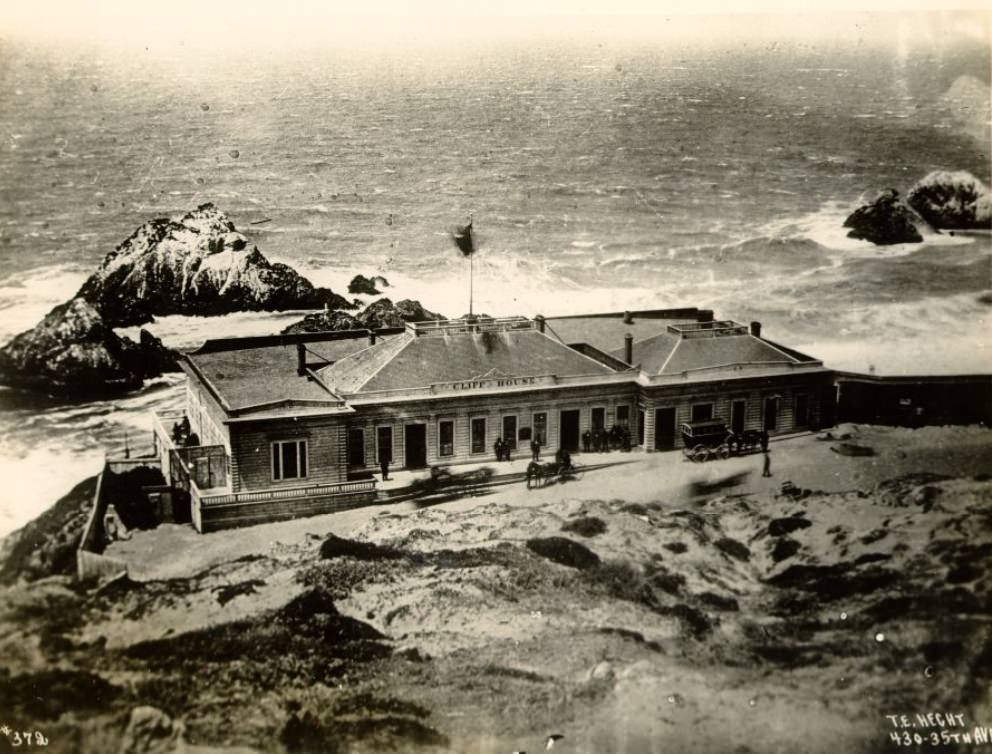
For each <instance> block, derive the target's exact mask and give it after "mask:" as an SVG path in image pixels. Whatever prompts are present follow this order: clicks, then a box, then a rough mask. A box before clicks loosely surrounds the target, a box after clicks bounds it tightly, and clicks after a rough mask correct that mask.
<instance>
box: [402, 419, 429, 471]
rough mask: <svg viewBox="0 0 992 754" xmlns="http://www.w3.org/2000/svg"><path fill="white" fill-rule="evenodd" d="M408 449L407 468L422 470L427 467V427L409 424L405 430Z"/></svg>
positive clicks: (404, 436)
mask: <svg viewBox="0 0 992 754" xmlns="http://www.w3.org/2000/svg"><path fill="white" fill-rule="evenodd" d="M403 431H404V434H403V439H404V441H405V448H406V467H407V468H408V469H422V468H424V466H426V465H427V425H426V424H407V425H406V426H405V427H404V428H403Z"/></svg>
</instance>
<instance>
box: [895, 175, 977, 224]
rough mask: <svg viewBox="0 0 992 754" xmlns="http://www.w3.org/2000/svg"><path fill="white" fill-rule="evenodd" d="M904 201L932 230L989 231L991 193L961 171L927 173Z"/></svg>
mask: <svg viewBox="0 0 992 754" xmlns="http://www.w3.org/2000/svg"><path fill="white" fill-rule="evenodd" d="M906 201H907V202H908V203H909V206H911V207H912V208H913V209H914V210H916V211H917V212H919V213H920V216H921V217H923V219H924V220H926V221H927V222H928V223H930V224H931V225H932V226H934V227H935V228H947V229H974V228H986V229H989V228H992V192H990V191H989V187H988V186H986V185H985V184H984V183H982V182H981V181H980V180H978V179H977V178H976V177H975V176H973V175H972V174H971V173H967V172H965V171H963V170H962V171H955V172H951V171H947V170H937V171H934V172H933V173H930V174H929V175H927V176H926V177H925V178H923V179H922V180H921V181H919V182H918V183H917V184H916V185H915V186H913V188H912V189H910V191H909V196H908V197H907V198H906Z"/></svg>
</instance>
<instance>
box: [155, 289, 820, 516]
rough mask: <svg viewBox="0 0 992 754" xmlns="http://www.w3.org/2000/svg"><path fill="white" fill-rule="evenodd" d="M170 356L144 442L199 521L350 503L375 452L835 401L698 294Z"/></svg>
mask: <svg viewBox="0 0 992 754" xmlns="http://www.w3.org/2000/svg"><path fill="white" fill-rule="evenodd" d="M183 369H184V371H185V372H186V375H187V388H186V408H185V411H184V412H183V414H184V417H185V421H183V420H182V417H180V416H179V415H178V414H174V415H164V416H160V417H159V420H158V421H157V423H156V444H157V450H158V453H159V455H160V458H161V460H162V465H163V471H164V472H165V474H166V477H167V479H169V480H170V481H171V483H172V484H173V487H174V488H176V489H178V490H180V491H182V492H184V493H186V494H188V495H189V498H190V509H191V515H192V520H193V524H194V526H196V528H197V529H198V530H200V531H209V530H214V529H218V528H224V527H227V526H236V525H244V524H251V523H258V522H261V521H270V520H276V519H282V518H292V517H297V516H301V515H309V514H313V513H322V512H327V511H331V510H337V509H340V508H343V507H351V506H354V505H359V504H362V503H364V502H367V501H370V500H371V499H373V498H374V497H375V494H376V491H375V484H376V482H375V478H374V476H373V474H374V473H375V472H378V470H379V469H380V467H381V465H382V463H383V462H385V463H386V464H388V467H389V468H390V469H393V470H395V469H417V468H423V467H426V466H435V465H449V464H458V463H471V462H479V461H486V460H493V458H494V455H493V446H494V443H495V441H496V439H497V438H502V440H503V441H504V443H506V444H507V445H509V447H510V448H511V452H514V455H519V454H521V453H527V452H529V445H530V442H531V441H532V439H536V440H537V441H538V442H540V444H541V446H542V449H543V451H545V452H544V455H545V456H550V455H553V454H554V452H555V451H556V450H557V449H558V448H565V449H568V450H569V451H571V452H573V453H574V452H579V451H581V448H582V440H581V438H582V435H583V433H584V432H586V431H587V430H590V431H591V430H594V429H608V428H610V427H613V426H614V425H616V426H618V427H623V428H626V429H627V430H628V431H629V433H630V437H631V443H632V445H633V446H635V450H641V451H645V452H654V451H665V450H673V449H676V448H679V447H680V446H681V435H680V433H679V426H680V424H681V423H683V422H689V421H702V420H706V419H721V420H723V421H724V422H726V424H727V426H728V428H730V429H732V430H733V431H735V432H743V431H744V430H746V429H757V430H761V429H764V430H767V431H768V433H769V434H770V435H776V434H782V433H791V432H795V431H801V430H805V429H811V428H815V427H817V426H820V425H826V424H832V422H833V411H834V406H835V401H836V397H835V388H834V381H833V373H832V372H831V371H830V370H828V369H826V368H825V367H824V366H823V364H822V363H821V362H820V361H818V360H816V359H814V358H812V357H810V356H806V355H804V354H802V353H799V352H797V351H795V350H793V349H791V348H788V347H786V346H783V345H780V344H778V343H775V342H773V341H771V340H769V339H767V338H765V337H763V336H762V333H761V327H760V325H759V324H758V323H751V324H750V326H745V325H741V324H738V323H736V322H732V321H717V320H714V318H713V313H712V312H711V311H708V310H699V309H695V308H686V309H667V310H650V311H636V312H613V313H602V314H590V315H582V316H568V317H548V318H545V317H541V316H537V317H534V318H533V319H528V318H525V317H505V318H472V319H461V320H448V321H438V322H420V323H409V324H407V325H406V327H404V328H394V329H388V330H379V331H364V330H363V331H347V332H329V333H307V334H299V335H285V336H272V337H261V338H232V339H223V340H211V341H207V342H206V343H205V344H204V345H203V346H202V347H201V348H199V349H198V350H196V351H193V352H191V353H188V354H186V355H185V359H184V363H183ZM178 422H182V425H183V427H184V429H185V426H186V424H187V423H188V432H185V434H184V432H183V431H178V430H177V429H176V425H177V423H178ZM177 431H178V432H179V434H177ZM191 440H192V442H190V441H191ZM512 449H516V451H513V450H512Z"/></svg>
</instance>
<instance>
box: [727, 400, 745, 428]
mask: <svg viewBox="0 0 992 754" xmlns="http://www.w3.org/2000/svg"><path fill="white" fill-rule="evenodd" d="M746 415H747V401H745V400H736V401H734V402H733V403H731V404H730V431H731V432H733V433H734V434H735V435H742V434H744V418H745V416H746Z"/></svg>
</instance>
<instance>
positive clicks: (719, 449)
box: [682, 419, 764, 463]
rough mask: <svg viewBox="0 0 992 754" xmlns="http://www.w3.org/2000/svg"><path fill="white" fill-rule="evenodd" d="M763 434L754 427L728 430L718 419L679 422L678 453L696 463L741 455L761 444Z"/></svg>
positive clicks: (761, 445) (752, 450)
mask: <svg viewBox="0 0 992 754" xmlns="http://www.w3.org/2000/svg"><path fill="white" fill-rule="evenodd" d="M763 437H764V433H762V432H759V431H758V430H756V429H746V430H744V431H743V432H741V433H740V434H738V433H736V432H732V431H730V430H728V429H727V425H725V424H724V423H723V421H722V420H720V419H707V420H706V421H697V422H686V423H685V424H683V425H682V453H683V454H684V455H685V457H686V458H688V459H689V460H690V461H694V462H696V463H701V462H702V461H708V460H710V459H711V458H729V457H730V455H731V454H733V455H736V456H739V455H744V454H746V453H753V452H754V451H756V450H758V448H760V447H764V445H763V442H762V439H763Z"/></svg>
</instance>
